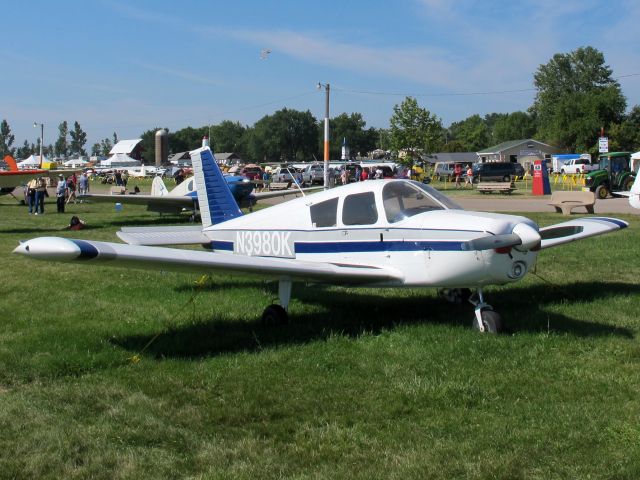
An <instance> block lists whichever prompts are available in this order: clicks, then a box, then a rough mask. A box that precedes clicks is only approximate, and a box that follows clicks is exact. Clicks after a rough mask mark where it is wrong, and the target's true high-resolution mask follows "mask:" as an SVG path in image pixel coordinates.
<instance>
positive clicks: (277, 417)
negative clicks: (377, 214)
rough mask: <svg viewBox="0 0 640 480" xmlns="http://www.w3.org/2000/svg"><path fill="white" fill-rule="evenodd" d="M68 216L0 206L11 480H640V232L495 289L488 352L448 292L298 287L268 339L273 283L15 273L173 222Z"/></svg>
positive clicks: (558, 257)
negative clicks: (135, 229) (59, 245)
mask: <svg viewBox="0 0 640 480" xmlns="http://www.w3.org/2000/svg"><path fill="white" fill-rule="evenodd" d="M53 212H55V205H54V204H48V205H47V213H46V214H45V215H44V216H38V217H34V216H29V215H27V212H26V207H23V206H17V205H15V202H13V200H12V199H10V198H6V197H5V198H2V199H0V265H1V268H2V282H0V299H1V304H0V319H1V320H0V327H1V328H0V478H241V479H242V478H246V479H254V478H397V479H406V478H420V479H422V478H447V479H450V478H471V479H476V478H505V479H513V478H523V479H532V478H533V479H549V478H591V479H598V478H618V479H620V478H628V479H635V478H638V477H640V402H639V400H638V399H639V398H640V395H639V394H640V341H639V336H640V323H639V322H640V320H639V319H638V313H639V312H640V282H639V281H638V278H639V276H638V275H639V272H640V259H639V253H640V252H639V250H638V245H639V244H640V221H638V218H639V217H638V216H637V215H636V216H632V215H629V216H624V215H621V216H620V218H624V219H625V220H627V221H629V222H630V223H631V228H629V229H627V230H625V231H621V232H617V233H615V234H611V235H607V236H601V237H597V238H593V239H588V240H585V241H582V242H576V243H574V244H571V245H567V246H564V247H559V248H556V249H551V250H549V251H544V252H542V253H541V255H540V257H539V261H538V265H537V269H536V273H537V275H538V276H535V275H529V276H528V277H527V278H526V280H525V281H522V282H520V283H518V284H515V285H511V286H508V287H494V288H490V289H487V291H486V297H487V300H488V301H489V302H490V303H491V304H492V305H493V306H494V307H495V309H496V310H497V311H499V312H500V313H501V315H502V317H503V319H504V320H505V323H506V325H507V333H505V334H502V335H498V336H490V335H480V334H478V333H476V332H474V331H472V330H471V328H470V323H471V318H472V307H471V306H470V305H462V306H452V305H449V304H447V303H446V302H444V301H443V300H440V299H439V298H438V297H437V296H436V294H435V292H434V291H431V290H421V289H407V290H391V289H388V290H387V289H344V288H337V287H329V286H318V285H304V284H301V285H295V286H294V291H293V300H292V303H291V306H290V314H291V322H290V324H289V325H286V326H280V327H263V326H262V325H261V324H260V323H259V321H258V318H259V317H260V315H261V312H262V309H263V308H264V307H265V306H266V305H268V304H269V303H271V302H272V301H273V300H274V299H276V298H277V284H275V283H265V282H264V281H263V280H260V279H256V278H252V277H244V276H239V275H222V274H217V275H214V276H212V277H211V279H210V280H209V281H207V282H205V283H204V284H203V285H202V286H198V285H197V284H196V283H195V282H196V281H197V280H198V279H199V276H198V275H188V274H175V273H163V272H156V271H138V270H130V269H116V268H106V267H93V266H91V264H90V263H86V264H84V263H76V264H55V263H47V262H37V261H31V260H28V259H25V258H22V257H19V256H17V255H12V254H11V253H10V252H11V250H12V249H13V248H14V247H15V246H16V245H17V244H18V241H19V240H20V239H28V238H33V237H37V236H46V235H61V236H70V237H75V238H85V239H99V240H107V241H116V240H117V238H116V237H115V232H116V231H117V230H118V229H119V228H120V227H121V226H123V225H156V224H163V223H166V222H168V221H170V220H172V218H170V217H165V218H160V217H158V216H156V215H154V214H150V213H147V212H145V210H144V208H141V207H134V206H125V207H124V210H123V211H122V212H120V213H116V212H115V211H114V208H113V206H112V205H89V204H82V205H80V204H78V205H70V206H69V207H68V211H67V213H66V214H65V215H57V214H56V213H53ZM74 214H76V215H79V216H80V217H81V218H82V219H84V220H85V221H87V222H88V224H89V226H90V228H89V229H86V230H83V231H80V232H68V231H62V230H61V228H63V227H64V226H65V225H66V224H67V223H68V221H69V218H70V217H71V215H74ZM530 216H531V217H532V218H534V220H536V221H537V222H539V223H540V224H541V225H549V224H551V223H556V222H560V221H563V220H565V219H566V217H562V216H560V215H555V214H535V215H530ZM173 220H175V218H173ZM135 358H138V359H139V361H138V362H135V361H132V359H135Z"/></svg>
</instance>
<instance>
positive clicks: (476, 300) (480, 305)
mask: <svg viewBox="0 0 640 480" xmlns="http://www.w3.org/2000/svg"><path fill="white" fill-rule="evenodd" d="M469 302H470V303H471V304H472V305H473V306H474V307H476V308H475V315H476V316H475V318H474V319H473V329H474V330H478V331H479V332H482V333H499V332H500V330H502V319H501V318H500V315H498V313H497V312H494V311H493V307H492V306H491V305H489V304H488V303H485V301H484V295H483V294H482V289H481V288H479V289H478V291H477V292H476V293H475V294H474V295H472V296H471V297H470V298H469Z"/></svg>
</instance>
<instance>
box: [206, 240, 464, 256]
mask: <svg viewBox="0 0 640 480" xmlns="http://www.w3.org/2000/svg"><path fill="white" fill-rule="evenodd" d="M465 244H466V242H464V241H435V240H434V241H411V240H409V241H402V240H399V241H382V242H379V241H375V242H295V244H294V249H295V253H297V254H298V253H370V252H422V251H427V250H429V251H433V252H462V251H466V250H467V249H465V248H464V246H465ZM210 248H211V249H213V250H220V251H226V252H233V242H228V241H222V240H214V241H212V242H211V244H210Z"/></svg>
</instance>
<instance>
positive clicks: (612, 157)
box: [583, 152, 636, 200]
mask: <svg viewBox="0 0 640 480" xmlns="http://www.w3.org/2000/svg"><path fill="white" fill-rule="evenodd" d="M635 178H636V177H635V174H634V173H633V172H632V171H631V153H629V152H611V153H605V154H602V155H600V163H599V168H598V170H595V171H593V172H591V173H589V174H588V175H587V178H586V179H585V187H584V189H583V190H588V191H591V192H595V194H596V198H598V199H600V200H603V199H605V198H607V197H608V196H609V194H611V192H614V191H622V192H628V191H629V190H631V185H633V182H634V180H635Z"/></svg>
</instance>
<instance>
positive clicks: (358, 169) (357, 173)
mask: <svg viewBox="0 0 640 480" xmlns="http://www.w3.org/2000/svg"><path fill="white" fill-rule="evenodd" d="M361 176H362V168H360V165H358V166H357V167H356V182H359V181H360V177H361Z"/></svg>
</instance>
